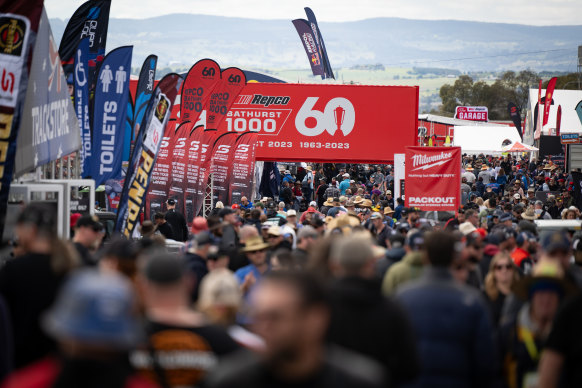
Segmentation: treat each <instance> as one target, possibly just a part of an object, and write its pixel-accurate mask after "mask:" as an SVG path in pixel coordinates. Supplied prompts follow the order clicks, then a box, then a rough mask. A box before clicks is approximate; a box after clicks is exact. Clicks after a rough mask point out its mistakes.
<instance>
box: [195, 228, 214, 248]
mask: <svg viewBox="0 0 582 388" xmlns="http://www.w3.org/2000/svg"><path fill="white" fill-rule="evenodd" d="M195 240H196V245H197V246H202V245H208V244H212V236H211V235H210V233H209V232H207V231H203V232H200V233H198V234H197V235H196V237H195Z"/></svg>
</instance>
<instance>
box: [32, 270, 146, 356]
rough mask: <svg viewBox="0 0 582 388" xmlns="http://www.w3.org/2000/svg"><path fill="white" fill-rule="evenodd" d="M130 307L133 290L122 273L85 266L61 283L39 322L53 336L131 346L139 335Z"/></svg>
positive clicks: (132, 302)
mask: <svg viewBox="0 0 582 388" xmlns="http://www.w3.org/2000/svg"><path fill="white" fill-rule="evenodd" d="M133 311H134V294H133V290H132V287H131V285H130V283H129V282H128V281H127V280H126V279H125V278H124V277H123V276H121V275H118V274H113V273H107V274H106V273H100V272H98V271H96V270H94V269H85V270H81V271H78V272H75V273H73V275H72V276H71V277H70V278H69V280H68V281H67V282H66V283H65V284H64V286H63V287H62V289H61V291H60V293H59V295H58V297H57V299H56V301H55V303H54V305H53V306H52V307H51V309H50V310H49V311H48V312H47V314H46V315H45V316H44V317H43V320H42V325H43V327H44V329H45V330H46V331H47V332H48V333H49V334H50V335H51V336H53V337H56V338H73V339H75V340H77V341H79V342H82V343H89V344H99V345H104V346H108V347H112V348H116V349H123V350H125V349H132V348H134V347H135V346H136V345H137V343H138V342H139V340H140V339H141V331H140V325H139V322H138V320H137V318H136V317H135V316H134V314H133Z"/></svg>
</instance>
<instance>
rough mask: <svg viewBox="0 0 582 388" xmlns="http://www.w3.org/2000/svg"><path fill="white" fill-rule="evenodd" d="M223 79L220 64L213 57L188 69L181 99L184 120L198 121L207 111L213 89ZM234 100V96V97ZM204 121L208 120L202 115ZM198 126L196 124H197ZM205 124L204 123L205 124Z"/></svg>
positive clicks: (181, 115) (182, 118)
mask: <svg viewBox="0 0 582 388" xmlns="http://www.w3.org/2000/svg"><path fill="white" fill-rule="evenodd" d="M220 81H221V75H220V66H218V63H216V62H215V61H213V60H212V59H202V60H200V61H198V62H196V63H195V64H194V66H192V67H191V68H190V70H189V71H188V74H187V75H186V79H185V80H184V85H183V86H182V95H181V100H180V118H181V120H183V121H192V122H193V123H194V124H196V123H197V121H198V118H199V117H200V116H201V115H203V114H204V113H203V112H206V111H205V110H204V108H205V107H206V106H208V100H209V99H210V95H211V93H212V91H213V90H214V89H215V88H216V87H217V86H218V84H219V83H220ZM233 100H234V98H233ZM201 118H202V119H203V120H202V121H203V123H205V122H206V120H205V119H204V117H201ZM195 126H196V125H195ZM203 126H204V124H203Z"/></svg>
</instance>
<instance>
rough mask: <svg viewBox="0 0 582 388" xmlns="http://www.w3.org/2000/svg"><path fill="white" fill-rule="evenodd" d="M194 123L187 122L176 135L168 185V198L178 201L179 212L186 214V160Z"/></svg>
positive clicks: (172, 146)
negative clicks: (184, 206)
mask: <svg viewBox="0 0 582 388" xmlns="http://www.w3.org/2000/svg"><path fill="white" fill-rule="evenodd" d="M192 128H194V123H193V122H191V121H187V122H185V123H183V124H181V125H180V126H179V127H178V128H177V129H176V132H175V133H174V136H173V139H172V142H171V143H172V145H171V154H170V183H169V185H168V197H169V198H173V199H175V200H176V203H177V204H178V205H177V206H176V208H177V209H179V211H181V212H182V213H183V214H185V213H186V212H185V208H183V207H182V206H183V205H184V204H185V202H184V181H185V180H186V168H187V164H186V162H187V161H186V160H185V157H187V156H186V153H187V149H188V140H189V137H190V132H192Z"/></svg>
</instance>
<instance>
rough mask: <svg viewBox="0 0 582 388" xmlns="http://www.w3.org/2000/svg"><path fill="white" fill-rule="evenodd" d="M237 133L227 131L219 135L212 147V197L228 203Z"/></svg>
mask: <svg viewBox="0 0 582 388" xmlns="http://www.w3.org/2000/svg"><path fill="white" fill-rule="evenodd" d="M237 137H238V136H237V134H236V133H234V132H227V133H224V134H222V135H220V136H219V137H218V138H217V139H216V141H215V142H214V146H213V147H212V167H211V168H210V172H211V173H212V181H213V185H214V198H215V200H216V201H222V202H223V203H224V204H228V202H229V201H228V183H229V176H230V175H231V174H232V167H233V166H232V158H233V156H234V148H235V142H236V139H237Z"/></svg>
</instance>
